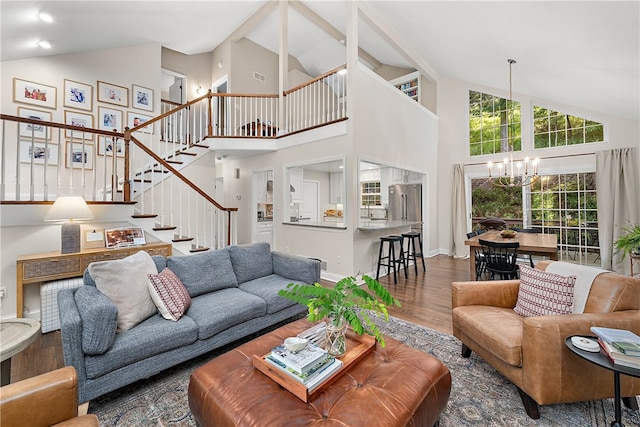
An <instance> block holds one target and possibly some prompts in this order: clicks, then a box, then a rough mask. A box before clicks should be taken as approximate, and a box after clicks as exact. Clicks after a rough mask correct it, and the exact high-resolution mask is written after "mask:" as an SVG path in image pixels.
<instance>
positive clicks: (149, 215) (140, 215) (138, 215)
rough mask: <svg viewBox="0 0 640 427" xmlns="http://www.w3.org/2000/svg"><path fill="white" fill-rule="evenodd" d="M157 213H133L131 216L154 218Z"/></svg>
mask: <svg viewBox="0 0 640 427" xmlns="http://www.w3.org/2000/svg"><path fill="white" fill-rule="evenodd" d="M157 216H158V214H135V215H131V218H156V217H157Z"/></svg>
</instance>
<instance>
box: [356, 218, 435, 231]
mask: <svg viewBox="0 0 640 427" xmlns="http://www.w3.org/2000/svg"><path fill="white" fill-rule="evenodd" d="M419 224H422V222H421V221H407V220H391V219H384V220H376V219H373V220H371V219H364V220H360V223H359V224H358V230H359V231H378V230H386V229H392V228H400V227H405V228H406V227H412V226H414V225H419Z"/></svg>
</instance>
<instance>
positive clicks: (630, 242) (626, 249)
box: [613, 224, 640, 259]
mask: <svg viewBox="0 0 640 427" xmlns="http://www.w3.org/2000/svg"><path fill="white" fill-rule="evenodd" d="M622 231H623V232H624V233H623V234H621V235H620V236H619V237H618V239H617V240H616V241H615V243H614V245H613V246H614V249H615V252H614V253H616V254H617V253H619V252H622V259H624V257H625V256H626V255H627V254H628V253H631V252H640V224H636V225H628V226H626V227H624V228H623V229H622Z"/></svg>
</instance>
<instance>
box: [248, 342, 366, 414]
mask: <svg viewBox="0 0 640 427" xmlns="http://www.w3.org/2000/svg"><path fill="white" fill-rule="evenodd" d="M375 344H376V340H375V338H374V337H372V336H371V335H357V334H355V333H354V332H352V331H351V330H349V331H347V352H346V353H345V354H344V356H342V357H340V358H339V359H340V360H341V361H342V367H341V368H340V369H339V370H337V371H336V372H334V373H333V374H332V375H331V376H330V377H328V378H327V379H326V380H324V382H323V383H322V384H320V385H319V386H318V387H316V388H315V389H314V390H313V391H312V392H311V393H309V390H308V389H307V386H306V385H304V384H303V383H301V382H299V381H297V380H295V379H293V378H291V377H290V376H289V375H287V374H286V373H284V372H283V371H281V370H280V369H278V368H276V367H275V366H273V365H271V364H269V363H268V362H266V361H265V360H264V358H265V357H266V356H268V355H269V354H271V352H269V353H267V354H265V355H262V356H258V355H254V356H253V366H254V367H255V368H256V369H258V370H259V371H260V372H262V373H263V374H265V375H266V376H268V377H269V378H271V379H272V380H273V381H275V382H277V383H278V384H280V385H281V386H282V387H284V388H286V389H287V390H289V391H290V392H291V393H292V394H293V395H294V396H296V397H297V398H299V399H301V400H302V401H304V402H305V403H309V401H310V400H311V399H313V398H314V397H315V396H317V395H318V394H319V393H320V392H322V390H324V389H325V388H327V387H329V386H330V385H331V384H333V382H334V381H336V380H337V379H338V378H340V376H341V375H342V374H343V373H345V372H346V371H347V370H348V369H350V368H351V366H352V365H354V364H356V363H358V361H360V360H361V359H362V358H363V357H365V356H366V355H367V354H369V353H370V352H372V351H373V349H374V348H375Z"/></svg>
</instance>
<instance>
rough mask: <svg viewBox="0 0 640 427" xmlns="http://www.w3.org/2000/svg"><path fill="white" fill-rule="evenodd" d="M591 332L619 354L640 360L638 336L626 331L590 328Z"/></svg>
mask: <svg viewBox="0 0 640 427" xmlns="http://www.w3.org/2000/svg"><path fill="white" fill-rule="evenodd" d="M591 332H593V333H594V334H596V336H597V337H598V338H600V339H602V340H603V341H604V342H606V343H607V344H609V345H610V346H613V347H615V348H616V349H617V350H618V351H619V352H620V353H623V354H625V355H627V356H633V357H639V358H640V336H638V335H636V334H634V333H633V332H631V331H629V330H626V329H614V328H603V327H599V326H592V327H591Z"/></svg>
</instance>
